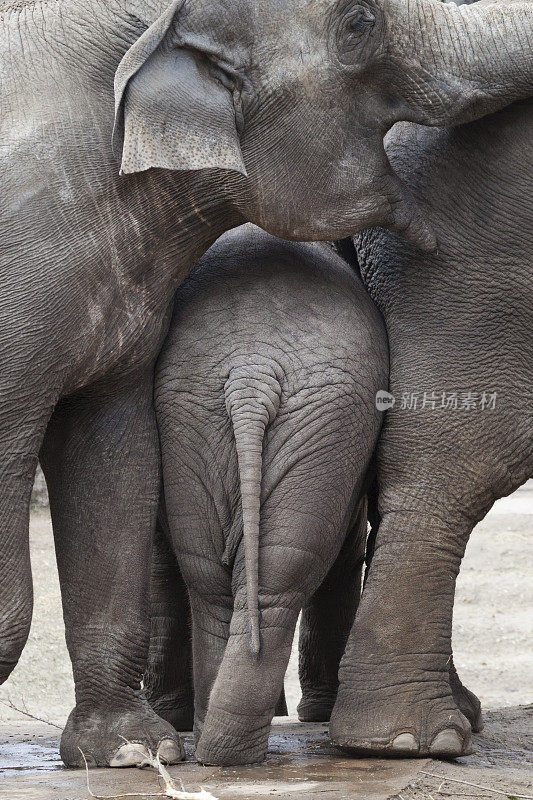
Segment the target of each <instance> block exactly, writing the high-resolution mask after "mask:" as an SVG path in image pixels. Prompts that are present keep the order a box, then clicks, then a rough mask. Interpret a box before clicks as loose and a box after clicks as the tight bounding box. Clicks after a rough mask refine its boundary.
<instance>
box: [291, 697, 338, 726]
mask: <svg viewBox="0 0 533 800" xmlns="http://www.w3.org/2000/svg"><path fill="white" fill-rule="evenodd" d="M336 699H337V690H336V689H334V690H331V691H328V690H323V691H317V690H313V689H304V690H303V694H302V699H301V700H300V702H299V703H298V708H297V709H296V711H297V713H298V719H299V720H300V722H329V719H330V717H331V712H332V711H333V706H334V705H335V700H336Z"/></svg>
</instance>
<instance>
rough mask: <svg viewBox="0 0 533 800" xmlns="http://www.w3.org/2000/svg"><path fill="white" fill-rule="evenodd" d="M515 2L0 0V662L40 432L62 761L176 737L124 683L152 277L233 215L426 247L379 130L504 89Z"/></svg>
mask: <svg viewBox="0 0 533 800" xmlns="http://www.w3.org/2000/svg"><path fill="white" fill-rule="evenodd" d="M532 19H533V7H532V6H531V4H530V3H527V2H523V3H517V4H516V5H515V6H513V8H512V9H510V8H507V7H506V8H500V7H499V6H495V7H494V8H493V9H492V10H490V9H482V10H474V9H470V8H466V9H463V8H457V7H455V6H449V7H447V6H444V5H442V4H441V3H440V2H438V0H414V2H411V3H409V5H408V6H407V5H404V4H403V3H401V2H400V0H390V1H389V0H387V2H386V0H380V2H379V3H378V2H375V3H374V2H372V3H370V2H367V1H366V0H365V4H364V5H357V4H356V3H352V2H346V0H341V2H339V1H338V0H290V2H288V3H287V2H286V0H283V1H282V0H267V2H263V3H252V2H250V0H231V2H229V0H227V2H217V3H211V2H206V1H205V0H187V3H186V4H184V3H183V2H182V1H181V0H175V2H174V3H172V4H171V5H170V6H167V5H166V2H164V0H127V1H126V0H106V1H105V2H103V0H88V1H87V2H84V3H79V2H74V0H57V2H47V3H33V2H26V1H25V0H21V1H20V2H12V3H9V2H8V3H3V4H2V6H1V11H0V41H1V43H2V69H1V75H2V91H1V98H2V99H1V103H2V106H1V113H0V126H1V131H0V141H1V142H2V147H1V149H0V175H1V192H0V197H1V198H2V200H1V204H2V205H1V219H0V237H1V241H2V255H1V262H0V343H1V345H2V377H1V379H0V380H1V386H0V411H1V414H0V443H1V454H0V465H1V467H0V470H1V475H0V486H1V490H0V491H1V495H0V515H1V526H0V529H1V531H2V534H1V538H0V681H3V680H5V678H6V677H7V676H8V675H9V673H10V672H11V670H12V669H13V667H14V665H15V664H16V662H17V660H18V657H19V655H20V652H21V650H22V648H23V646H24V643H25V641H26V637H27V634H28V630H29V626H30V621H31V612H32V582H31V570H30V560H29V548H28V508H29V497H30V491H31V485H32V480H33V475H34V471H35V465H36V461H37V457H38V454H39V452H40V453H41V459H42V463H43V466H44V468H45V471H46V477H47V481H48V486H49V490H50V501H51V509H52V517H53V522H54V531H55V537H56V549H57V556H58V566H59V572H60V580H61V588H62V597H63V607H64V616H65V624H66V637H67V644H68V648H69V652H70V656H71V659H72V663H73V671H74V680H75V684H76V708H75V709H74V711H73V712H72V714H71V716H70V718H69V720H68V723H67V726H66V729H65V732H64V734H63V737H62V743H61V754H62V758H63V759H64V761H65V762H66V763H67V764H69V765H80V764H82V763H83V762H82V758H81V755H80V748H81V749H82V750H83V751H84V753H85V754H86V755H87V757H88V760H89V762H90V763H95V764H99V765H105V764H111V765H126V764H129V763H137V762H138V761H139V760H141V759H142V757H143V756H142V746H138V745H136V746H135V747H132V746H131V745H127V744H124V739H127V740H129V741H133V742H136V743H140V745H146V746H149V747H150V748H152V749H156V748H157V747H158V746H159V745H160V743H161V742H164V745H163V747H162V749H161V755H162V756H163V757H166V758H167V759H168V760H170V761H173V760H176V759H178V758H180V757H181V756H182V752H183V751H182V749H181V746H180V744H179V742H178V738H177V736H176V734H175V732H174V731H173V729H172V728H171V727H170V726H169V725H168V724H167V723H164V722H162V721H161V720H160V719H159V718H158V717H157V716H156V715H154V713H153V711H152V710H151V709H150V708H149V707H148V705H147V704H146V702H145V700H144V699H143V697H142V694H141V691H140V680H141V675H142V670H143V666H144V663H145V659H146V653H147V647H148V635H149V625H148V621H147V605H148V599H147V596H148V593H147V584H148V578H149V562H150V558H149V548H150V536H149V535H147V532H151V531H152V529H153V526H154V523H155V516H156V508H157V503H158V495H159V475H158V445H157V436H156V428H155V423H154V418H153V411H152V406H151V398H152V372H153V365H154V361H155V358H156V355H157V353H158V351H159V348H160V345H161V342H162V340H163V337H164V334H165V331H166V327H167V325H168V321H169V319H170V307H171V299H172V296H173V293H174V291H175V289H176V287H177V286H178V285H179V283H180V282H181V281H182V280H183V278H184V277H185V275H186V274H187V273H188V271H189V270H190V268H191V267H192V266H193V264H194V263H195V262H196V261H197V259H198V257H199V256H200V255H201V254H202V253H203V252H204V251H205V250H206V249H207V248H208V246H209V245H210V244H211V243H212V242H213V241H214V240H215V239H216V238H217V237H218V236H219V235H220V234H221V233H222V232H223V231H224V230H226V229H228V228H231V227H234V226H235V225H237V224H239V223H241V222H242V221H244V220H251V221H254V222H256V223H258V224H259V225H261V226H263V227H265V228H267V229H268V230H270V231H271V232H273V233H277V234H281V235H283V236H287V237H292V238H300V239H307V238H309V239H317V238H318V239H320V238H333V237H340V236H345V235H347V234H349V233H352V232H354V231H358V230H361V229H362V228H363V227H364V226H367V225H371V224H382V225H385V226H390V227H392V228H395V229H397V230H400V231H403V232H404V233H405V234H406V235H407V236H408V237H410V239H411V240H412V241H414V242H417V243H419V244H421V245H424V246H426V247H427V246H431V245H432V244H433V242H434V238H433V236H432V234H431V232H430V231H429V229H428V227H427V226H426V224H425V223H424V222H423V220H422V218H421V216H420V214H419V212H418V211H417V210H416V208H415V206H414V205H413V203H412V202H411V201H410V199H409V197H408V195H407V194H406V192H405V190H404V188H403V186H402V184H401V183H400V182H399V181H398V179H397V178H396V177H395V176H394V175H393V173H392V171H391V169H390V167H389V165H388V162H387V160H386V157H385V155H384V150H383V146H382V136H383V134H384V133H385V131H386V130H388V129H389V128H390V127H391V125H392V124H393V123H394V122H395V121H397V120H400V119H408V120H412V121H417V122H423V123H427V124H437V123H441V124H443V123H452V122H457V121H461V120H467V119H471V118H474V117H478V116H479V115H481V114H483V113H486V112H488V111H490V110H494V109H495V108H499V107H500V106H502V105H505V104H506V103H508V102H509V101H510V100H512V99H515V98H517V97H521V96H525V95H526V94H527V92H528V91H529V86H530V85H531V82H532V80H531V79H532V77H533V76H532V72H533V58H532V57H531V49H532V48H531V47H530V43H528V42H527V39H526V32H527V31H528V30H530V29H531V20H532ZM452 41H453V42H460V43H461V46H460V47H456V46H451V42H452ZM502 42H504V43H505V48H502V47H501V46H495V43H496V45H497V44H498V43H500V45H501V43H502ZM519 53H520V55H518V54H519ZM518 59H519V60H520V67H521V69H520V74H518V71H517V69H516V64H517V61H518ZM115 73H116V74H115ZM495 76H496V77H497V82H496V83H495V81H494V80H493V79H494V77H495ZM113 82H115V92H114V91H113ZM114 94H115V97H114ZM115 98H116V109H115ZM115 110H116V125H115V136H114V141H115V155H113V151H112V148H111V135H112V128H113V117H114V114H115ZM331 131H334V136H332V135H331ZM120 161H121V162H122V171H123V173H124V175H123V176H122V177H120V176H119V174H118V166H119V163H120ZM150 167H162V168H164V169H151V170H150V171H149V172H147V171H146V170H148V169H149V168H150ZM128 173H136V174H128ZM126 465H127V467H126Z"/></svg>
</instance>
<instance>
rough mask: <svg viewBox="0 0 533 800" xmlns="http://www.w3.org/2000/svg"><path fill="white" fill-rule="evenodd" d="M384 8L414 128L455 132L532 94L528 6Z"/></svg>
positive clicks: (432, 1)
mask: <svg viewBox="0 0 533 800" xmlns="http://www.w3.org/2000/svg"><path fill="white" fill-rule="evenodd" d="M390 7H391V8H394V9H395V13H393V14H391V15H390V17H389V18H388V21H387V25H389V26H390V27H389V36H388V40H389V42H390V45H389V46H390V57H391V60H392V61H393V62H394V64H395V69H394V72H395V73H396V74H397V75H399V84H398V88H400V87H402V94H403V96H404V98H405V100H406V101H407V102H408V104H409V105H410V106H411V108H412V110H413V112H414V113H413V116H412V117H411V120H412V121H413V122H420V123H423V124H425V125H441V126H447V125H459V124H462V123H465V122H470V121H472V120H474V119H477V118H479V117H482V116H484V115H485V114H490V113H493V112H495V111H498V110H499V109H500V108H503V107H504V106H506V105H508V104H510V103H512V102H514V101H515V100H519V99H522V98H525V97H529V96H530V95H531V94H532V92H533V2H530V1H529V0H524V1H523V2H499V3H494V4H492V3H491V4H489V3H485V2H480V3H474V4H473V5H466V4H465V5H461V6H457V5H456V4H455V3H442V2H440V0H410V2H409V3H407V4H404V3H401V4H391V6H390ZM398 14H401V15H402V16H403V20H402V24H400V20H399V19H398V16H397V15H398ZM406 52H410V53H412V56H411V58H410V59H409V60H408V61H407V62H406V59H405V53H406Z"/></svg>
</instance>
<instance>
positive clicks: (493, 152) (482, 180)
mask: <svg viewBox="0 0 533 800" xmlns="http://www.w3.org/2000/svg"><path fill="white" fill-rule="evenodd" d="M532 126H533V101H531V100H529V101H526V102H521V103H517V104H515V105H513V106H510V107H509V108H508V109H505V110H504V111H501V112H499V113H498V114H495V115H493V116H491V117H488V118H486V119H485V120H483V121H480V122H476V123H473V124H470V125H466V126H463V127H459V128H455V129H442V130H429V129H422V128H420V127H418V126H414V125H401V126H397V127H396V128H395V129H394V130H393V131H392V132H391V134H390V136H389V138H388V140H387V152H388V155H389V158H390V160H391V163H392V164H393V166H394V167H395V169H396V170H397V171H398V173H399V174H400V175H401V176H402V177H404V178H405V179H406V180H407V182H408V183H409V185H410V187H411V190H412V191H413V194H414V195H415V197H416V198H417V200H418V201H419V202H420V203H422V204H423V205H424V207H425V208H426V209H427V211H428V214H429V218H430V220H431V223H432V224H433V226H434V228H435V230H436V232H437V238H438V252H436V253H432V254H431V255H430V254H422V253H421V252H420V251H419V250H416V249H414V248H412V247H410V246H409V245H406V244H405V243H404V242H402V241H400V240H399V239H398V238H397V237H396V236H394V235H392V234H389V233H387V232H385V231H380V230H374V231H371V232H368V233H365V234H362V235H361V236H360V237H358V238H357V239H356V249H357V255H358V259H359V263H360V266H361V271H362V274H363V277H364V279H365V281H366V283H367V286H368V288H369V290H370V293H371V295H372V296H373V298H374V299H375V301H376V303H377V304H378V306H379V308H380V309H381V311H382V313H383V315H384V317H385V321H386V325H387V330H388V334H389V341H390V357H391V375H390V386H391V392H392V393H393V394H394V396H395V398H396V405H395V406H394V408H393V410H392V411H390V412H389V413H388V414H387V416H386V421H385V424H384V428H383V432H382V436H381V439H380V443H379V445H378V487H379V516H380V517H381V521H380V524H379V528H378V530H377V536H376V539H375V551H374V556H373V560H372V563H371V567H370V571H369V574H368V580H367V583H366V588H365V591H364V592H363V598H362V601H361V605H360V607H359V611H358V615H357V618H356V621H355V624H354V627H353V629H352V633H351V636H350V639H349V642H348V646H347V649H346V652H345V655H344V658H343V661H342V662H341V668H340V673H339V677H340V687H341V688H340V690H339V694H338V698H337V704H336V706H335V708H334V711H333V715H332V718H331V735H332V738H333V740H334V741H335V742H337V743H338V744H341V745H343V746H346V747H349V748H350V749H352V750H354V751H355V752H358V753H372V754H378V753H383V752H385V753H393V754H394V753H401V754H404V755H408V756H424V755H428V754H431V753H433V752H437V753H438V752H440V753H442V754H445V755H448V756H450V757H451V756H460V755H464V754H466V753H469V752H471V736H470V731H471V726H472V727H473V728H474V729H476V728H479V725H480V721H481V718H480V706H479V701H478V700H477V698H476V697H475V696H474V695H472V693H471V692H468V691H467V690H466V689H464V687H463V686H462V685H461V683H460V682H459V679H458V678H457V675H456V673H455V670H454V668H453V662H452V647H451V628H452V611H453V600H454V591H455V581H456V577H457V574H458V572H459V567H460V562H461V558H462V556H463V553H464V550H465V547H466V544H467V542H468V538H469V536H470V533H471V531H472V528H473V527H474V525H475V524H476V523H477V522H478V521H479V520H480V519H482V518H483V517H484V515H485V514H486V513H487V511H488V510H489V509H490V507H491V506H492V504H493V503H494V501H495V500H496V499H497V498H499V497H503V496H504V495H507V494H509V493H510V492H512V491H514V490H515V489H516V488H518V486H520V485H521V484H522V483H523V482H524V481H526V480H527V478H528V477H530V476H531V475H532V474H533V444H532V438H531V431H532V429H533V410H532V405H531V397H532V395H533V362H532V358H531V353H532V352H533V298H532V294H531V282H532V280H533V143H532V139H531V130H532ZM450 667H451V670H450ZM369 676H371V678H369Z"/></svg>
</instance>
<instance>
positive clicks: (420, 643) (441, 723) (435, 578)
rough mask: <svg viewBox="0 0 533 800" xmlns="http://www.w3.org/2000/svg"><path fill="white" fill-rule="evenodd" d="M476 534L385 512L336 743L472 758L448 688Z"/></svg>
mask: <svg viewBox="0 0 533 800" xmlns="http://www.w3.org/2000/svg"><path fill="white" fill-rule="evenodd" d="M470 529H471V526H468V525H466V527H465V521H464V520H463V522H462V527H461V523H458V524H457V527H454V526H453V524H447V523H445V522H443V521H442V520H441V519H440V518H436V517H433V516H430V515H429V514H428V513H427V512H423V511H420V512H416V511H411V510H410V511H399V512H388V513H385V514H384V516H383V518H382V520H381V523H380V526H379V530H378V533H377V537H376V543H375V551H374V555H373V559H372V563H371V567H370V570H369V574H368V579H367V581H366V585H365V589H364V591H363V595H362V599H361V604H360V606H359V610H358V613H357V617H356V620H355V623H354V626H353V629H352V632H351V634H350V637H349V640H348V644H347V647H346V652H345V654H344V657H343V659H342V661H341V666H340V670H339V680H340V686H339V692H338V696H337V702H336V704H335V708H334V710H333V713H332V716H331V725H330V734H331V738H332V740H333V741H334V742H335V743H336V744H338V745H340V746H342V747H346V748H348V749H349V750H351V751H353V752H356V753H358V754H371V755H392V756H410V757H413V756H442V757H455V756H460V755H466V754H468V753H470V752H471V735H470V734H471V728H470V724H469V722H468V720H467V719H466V717H465V716H464V715H463V714H462V713H461V711H460V710H459V709H458V707H457V705H456V702H455V700H454V697H453V695H452V691H451V687H450V663H451V658H452V650H451V628H452V613H453V600H454V593H455V582H456V578H457V574H458V572H459V566H460V562H461V558H462V556H463V552H464V548H465V546H466V542H467V539H468V535H469V534H470Z"/></svg>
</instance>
